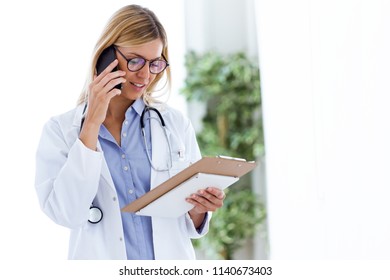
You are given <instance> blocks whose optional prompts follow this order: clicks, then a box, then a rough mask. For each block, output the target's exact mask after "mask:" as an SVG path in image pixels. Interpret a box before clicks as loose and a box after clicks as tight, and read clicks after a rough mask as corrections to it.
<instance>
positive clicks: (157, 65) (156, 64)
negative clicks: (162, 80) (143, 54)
mask: <svg viewBox="0 0 390 280" xmlns="http://www.w3.org/2000/svg"><path fill="white" fill-rule="evenodd" d="M165 64H166V62H165V61H164V60H161V59H156V60H153V61H151V62H150V67H153V68H156V69H161V68H164V67H165Z"/></svg>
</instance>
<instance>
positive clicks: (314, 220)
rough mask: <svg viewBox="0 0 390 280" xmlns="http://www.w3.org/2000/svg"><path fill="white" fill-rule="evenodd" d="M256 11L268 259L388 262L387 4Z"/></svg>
mask: <svg viewBox="0 0 390 280" xmlns="http://www.w3.org/2000/svg"><path fill="white" fill-rule="evenodd" d="M256 11H257V19H258V21H257V23H258V35H259V52H260V68H261V77H262V78H261V80H262V84H261V86H262V94H263V109H264V127H265V141H266V143H265V144H266V161H267V166H266V172H267V194H268V197H267V204H268V221H269V224H268V227H269V239H270V253H271V254H270V257H271V259H377V258H379V259H381V258H384V259H386V258H390V238H389V236H390V219H389V213H390V203H389V197H390V188H389V186H390V176H389V175H388V174H389V169H390V162H389V158H390V147H389V143H390V130H389V120H390V110H389V104H390V95H389V92H390V84H389V82H388V81H389V77H390V67H389V65H390V54H389V49H390V33H389V31H388V27H389V26H390V17H388V15H389V13H390V2H389V1H380V0H362V1H353V0H342V1H340V0H330V1H314V0H313V1H308V0H299V1H281V0H275V1H266V0H259V1H257V6H256Z"/></svg>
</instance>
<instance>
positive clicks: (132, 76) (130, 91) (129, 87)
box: [117, 39, 163, 103]
mask: <svg viewBox="0 0 390 280" xmlns="http://www.w3.org/2000/svg"><path fill="white" fill-rule="evenodd" d="M118 50H119V51H120V52H121V53H122V54H123V55H124V56H125V57H126V58H127V59H131V58H134V57H143V58H145V59H147V60H148V61H147V62H146V64H145V65H144V66H143V67H142V68H141V69H140V70H138V71H136V72H132V71H129V69H128V68H127V61H126V59H125V58H124V57H122V55H120V54H119V53H118V52H117V58H118V61H119V69H120V70H123V71H125V72H126V76H125V77H124V78H125V79H126V82H125V83H124V84H122V93H121V94H120V95H119V96H118V98H124V99H126V100H128V101H131V103H132V102H133V101H135V100H136V99H138V98H140V97H141V96H142V95H143V94H144V93H145V92H146V90H147V88H148V87H149V85H150V84H151V83H152V82H153V81H154V80H155V78H156V76H157V75H161V74H162V73H160V74H151V73H150V71H149V61H153V60H155V59H158V58H161V54H162V51H163V43H162V42H161V40H160V39H156V40H153V41H150V42H148V43H145V44H142V45H138V46H132V47H118Z"/></svg>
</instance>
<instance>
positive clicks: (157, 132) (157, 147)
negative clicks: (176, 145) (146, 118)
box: [150, 111, 170, 188]
mask: <svg viewBox="0 0 390 280" xmlns="http://www.w3.org/2000/svg"><path fill="white" fill-rule="evenodd" d="M160 113H161V115H162V117H164V112H163V111H162V112H161V111H160ZM166 131H167V136H168V139H170V132H169V130H166ZM150 132H151V138H152V139H151V143H152V162H153V165H154V166H155V167H158V168H163V167H164V168H165V167H166V165H167V161H168V158H169V148H168V143H167V140H166V137H165V133H164V128H163V127H161V125H160V122H159V120H153V121H151V122H150ZM161 176H164V177H165V178H164V179H165V180H166V179H168V177H169V176H168V172H167V171H163V172H161V171H160V172H159V171H155V170H154V169H153V168H152V172H151V178H150V179H151V188H154V187H156V182H159V181H161V178H159V177H161ZM165 180H164V181H165Z"/></svg>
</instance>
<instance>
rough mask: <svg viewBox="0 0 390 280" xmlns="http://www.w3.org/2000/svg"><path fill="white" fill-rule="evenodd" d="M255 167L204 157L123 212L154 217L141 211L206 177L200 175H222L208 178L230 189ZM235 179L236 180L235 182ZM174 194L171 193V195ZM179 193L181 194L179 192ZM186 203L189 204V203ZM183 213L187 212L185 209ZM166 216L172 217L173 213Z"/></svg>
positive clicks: (238, 162)
mask: <svg viewBox="0 0 390 280" xmlns="http://www.w3.org/2000/svg"><path fill="white" fill-rule="evenodd" d="M255 167H256V163H255V162H254V161H245V160H244V159H237V158H231V157H224V156H219V157H203V158H202V159H200V160H199V161H197V162H195V163H193V164H191V165H190V166H189V167H187V168H186V169H184V170H182V171H181V172H179V173H178V174H176V175H175V176H173V177H171V178H170V179H168V180H167V181H165V182H163V183H162V184H160V185H159V186H157V187H155V188H153V189H152V190H150V191H149V192H148V193H146V194H144V195H143V196H141V197H140V198H138V199H137V200H135V201H133V202H132V203H130V204H128V205H127V206H125V207H123V208H122V209H121V211H122V212H132V213H137V214H140V215H151V216H153V214H150V213H149V212H150V211H145V212H146V213H142V211H141V209H143V208H145V207H146V206H148V205H149V204H151V203H152V202H154V201H156V200H158V199H159V198H160V197H162V196H164V195H165V194H167V193H168V192H170V191H171V190H174V189H175V188H179V187H180V188H185V187H186V184H187V185H191V180H192V179H194V178H198V177H199V178H201V179H202V178H204V177H205V176H203V175H202V176H198V177H197V175H199V174H206V176H207V174H209V175H220V178H221V180H219V179H218V176H211V177H208V178H211V179H213V182H214V185H216V183H218V182H221V184H220V186H221V188H222V189H223V188H225V187H228V186H229V185H230V184H232V183H234V182H235V181H237V180H238V179H239V178H240V177H242V176H243V175H245V174H247V173H248V172H250V171H251V170H253V169H254V168H255ZM228 177H230V178H232V180H229V178H228ZM234 178H236V179H235V180H234ZM192 185H193V184H192ZM217 185H218V184H217ZM199 188H204V186H199ZM172 193H173V192H171V194H172ZM177 193H178V194H179V192H177ZM180 193H183V192H180ZM179 196H180V195H179ZM171 198H172V199H173V196H171ZM177 199H179V200H180V201H179V202H182V201H184V200H185V197H177ZM160 200H161V199H160ZM156 202H158V201H156ZM185 203H187V204H189V203H188V202H185ZM155 204H156V203H155ZM172 204H175V201H172ZM189 205H190V204H189ZM157 208H158V207H157ZM157 208H156V209H157ZM189 209H191V208H189ZM181 210H182V209H181ZM183 211H186V210H185V209H184V208H183ZM187 211H188V210H187ZM184 213H185V212H184ZM158 214H159V213H156V215H158ZM180 214H182V213H177V215H180ZM166 215H169V216H172V215H171V213H169V214H166Z"/></svg>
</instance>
